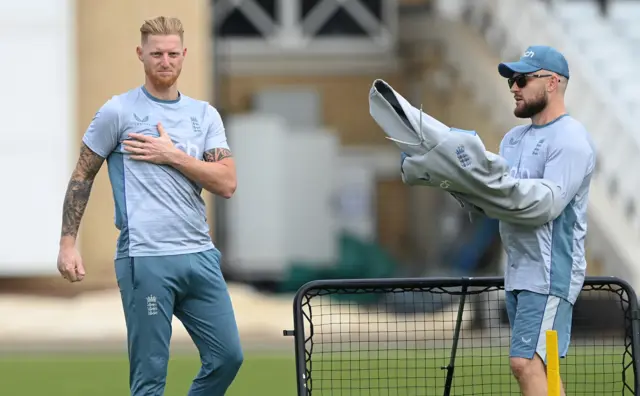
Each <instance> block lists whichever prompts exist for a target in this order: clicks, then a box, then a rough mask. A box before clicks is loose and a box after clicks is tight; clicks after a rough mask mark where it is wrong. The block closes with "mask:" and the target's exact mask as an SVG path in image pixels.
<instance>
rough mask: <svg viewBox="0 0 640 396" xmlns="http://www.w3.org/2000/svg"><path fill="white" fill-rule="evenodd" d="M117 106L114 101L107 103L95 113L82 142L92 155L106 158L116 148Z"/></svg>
mask: <svg viewBox="0 0 640 396" xmlns="http://www.w3.org/2000/svg"><path fill="white" fill-rule="evenodd" d="M119 119H120V116H119V106H118V104H117V103H116V100H115V99H111V100H109V101H107V102H106V103H105V104H104V105H102V107H101V108H100V109H99V110H98V111H97V112H96V114H95V115H94V116H93V120H91V124H89V127H88V128H87V130H86V132H85V133H84V136H83V137H82V142H83V143H84V144H86V145H87V147H89V148H90V149H91V151H93V152H94V153H96V154H98V155H99V156H101V157H102V158H107V157H108V156H109V154H111V152H112V151H113V150H115V149H116V147H118V144H119V139H120V121H119Z"/></svg>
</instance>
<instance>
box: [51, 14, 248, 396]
mask: <svg viewBox="0 0 640 396" xmlns="http://www.w3.org/2000/svg"><path fill="white" fill-rule="evenodd" d="M140 32H141V46H139V47H138V48H137V56H138V59H139V60H140V61H141V62H142V64H143V66H144V72H145V75H146V77H145V82H144V84H143V85H142V86H139V87H137V88H134V89H132V90H130V91H128V92H126V93H123V94H120V95H117V96H114V97H112V98H111V99H110V100H108V101H107V102H106V103H105V104H104V105H103V106H102V107H101V108H100V110H99V111H98V112H97V113H96V115H95V117H94V118H93V121H92V122H91V124H90V125H89V127H88V129H87V131H86V133H85V135H84V137H83V139H82V147H81V150H80V158H79V160H78V163H77V165H76V168H75V170H74V172H73V174H72V176H71V180H70V182H69V186H68V189H67V193H66V196H65V199H64V207H63V219H62V235H61V240H60V252H59V256H58V270H59V271H60V273H61V274H62V276H63V277H64V278H65V279H67V280H69V281H70V282H77V281H81V280H82V279H83V278H84V276H85V270H84V266H83V263H82V259H81V257H80V254H79V252H78V250H77V249H76V246H75V242H76V236H77V233H78V227H79V225H80V221H81V219H82V216H83V213H84V210H85V207H86V205H87V201H88V199H89V195H90V192H91V187H92V184H93V180H94V178H95V176H96V174H97V173H98V171H99V169H100V168H101V166H102V163H103V162H104V160H105V159H106V160H107V163H108V172H109V178H110V180H111V186H112V190H113V197H114V201H115V225H116V228H117V229H118V230H120V236H119V238H118V241H117V246H116V254H115V272H116V278H117V283H118V287H119V289H120V293H121V297H122V305H123V309H124V316H125V322H126V327H127V339H128V351H129V362H130V374H129V385H130V390H131V395H133V396H143V395H144V396H152V395H158V396H159V395H162V394H164V387H165V381H166V374H167V364H168V361H169V341H170V339H171V330H172V326H171V322H172V317H173V315H175V316H176V317H177V318H178V319H179V320H180V321H181V322H182V323H183V324H184V326H185V328H186V329H187V331H188V333H189V334H190V336H191V338H192V340H193V342H194V343H195V345H196V347H197V348H198V350H199V352H200V358H201V362H202V366H201V369H200V372H199V373H198V375H197V376H196V378H195V379H194V381H193V384H192V386H191V389H190V391H189V395H190V396H204V395H207V396H213V395H224V394H225V392H226V390H227V388H228V387H229V385H230V384H231V383H232V382H233V380H234V378H235V376H236V374H237V372H238V370H239V368H240V366H241V364H242V361H243V353H242V349H241V346H240V340H239V334H238V329H237V326H236V320H235V317H234V312H233V308H232V305H231V300H230V296H229V293H228V290H227V286H226V283H225V281H224V279H223V277H222V273H221V270H220V256H221V255H220V252H219V251H218V250H217V248H216V247H214V245H213V242H212V240H211V238H210V235H209V227H208V225H207V221H206V213H205V204H204V201H203V200H202V198H201V196H200V193H201V191H202V188H205V189H206V190H207V191H210V192H211V193H213V194H216V195H219V196H222V197H225V198H229V197H231V196H232V194H233V193H234V191H235V188H236V171H235V165H234V159H233V158H232V155H231V152H230V150H229V146H228V144H227V140H226V134H225V130H224V126H223V123H222V120H221V118H220V115H219V114H218V112H217V111H216V109H214V108H213V107H212V106H211V105H209V104H208V103H206V102H203V101H199V100H196V99H193V98H190V97H188V96H186V95H185V94H184V93H183V92H180V91H179V90H178V88H177V81H178V77H179V76H180V72H181V71H182V63H183V60H184V58H185V56H186V53H187V49H186V48H185V47H184V46H183V33H184V30H183V27H182V23H181V22H180V20H178V19H176V18H166V17H158V18H155V19H152V20H147V21H145V22H144V24H143V25H142V27H141V28H140Z"/></svg>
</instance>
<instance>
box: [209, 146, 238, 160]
mask: <svg viewBox="0 0 640 396" xmlns="http://www.w3.org/2000/svg"><path fill="white" fill-rule="evenodd" d="M231 157H233V155H232V154H231V151H229V150H228V149H225V148H215V149H213V150H209V151H205V153H204V160H205V161H207V162H217V161H222V160H223V159H225V158H231Z"/></svg>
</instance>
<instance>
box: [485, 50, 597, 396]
mask: <svg viewBox="0 0 640 396" xmlns="http://www.w3.org/2000/svg"><path fill="white" fill-rule="evenodd" d="M498 71H499V73H500V75H501V76H502V77H504V78H506V79H507V81H508V86H509V89H510V90H511V93H512V94H513V97H514V99H515V109H514V111H513V112H514V115H515V116H516V117H518V118H529V119H531V123H530V124H528V125H519V126H516V127H515V128H513V129H511V130H510V131H509V132H508V133H507V134H506V135H505V136H504V138H503V140H502V142H501V144H500V155H501V156H502V157H504V158H505V159H506V160H507V161H508V163H509V166H510V171H511V175H512V176H513V177H515V178H520V179H534V178H538V179H546V180H549V181H552V182H554V183H555V184H557V185H558V187H559V188H560V190H561V191H562V198H563V200H564V201H563V202H562V203H563V205H566V206H565V207H564V211H563V212H562V213H561V214H560V216H558V217H557V218H556V219H554V220H552V221H551V222H549V223H547V224H544V225H542V226H539V227H532V226H524V225H518V224H514V223H509V222H506V221H501V222H500V234H501V237H502V241H503V245H504V248H505V250H506V253H507V257H508V259H507V268H506V270H505V294H506V296H505V299H506V306H507V313H508V317H509V322H510V325H511V330H512V335H511V349H510V364H511V370H512V372H513V375H514V376H515V378H516V379H517V380H518V383H519V385H520V389H521V392H522V394H523V395H525V396H537V395H540V396H543V395H547V378H546V369H545V364H546V361H547V356H546V331H547V330H556V331H557V333H558V343H559V345H558V348H559V352H560V356H561V357H564V356H566V354H567V351H568V349H569V343H570V338H571V320H572V312H573V305H574V304H575V302H576V299H577V297H578V294H579V292H580V290H581V289H582V285H583V282H584V277H585V273H586V260H585V248H584V239H585V235H586V230H587V214H586V212H587V203H588V195H589V185H590V182H591V175H592V172H593V170H594V167H595V151H594V146H593V144H592V141H591V139H590V137H589V135H588V132H587V131H586V129H585V128H584V126H583V125H582V124H581V123H580V122H579V121H577V120H576V119H574V118H573V117H571V116H570V115H569V114H567V110H566V107H565V103H564V96H565V91H566V89H567V85H568V83H569V66H568V64H567V61H566V59H565V57H564V56H563V55H562V54H561V53H560V52H558V51H557V50H556V49H554V48H551V47H547V46H531V47H529V48H527V50H526V51H525V52H524V54H523V55H522V57H521V58H520V60H519V61H516V62H505V63H501V64H500V65H499V66H498ZM562 393H563V395H564V390H563V392H562Z"/></svg>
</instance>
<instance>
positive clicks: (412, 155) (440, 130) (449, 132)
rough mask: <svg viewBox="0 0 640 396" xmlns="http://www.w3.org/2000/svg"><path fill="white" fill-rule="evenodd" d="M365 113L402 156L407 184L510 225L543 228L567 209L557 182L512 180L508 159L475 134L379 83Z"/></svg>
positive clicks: (403, 174) (371, 94) (403, 171)
mask: <svg viewBox="0 0 640 396" xmlns="http://www.w3.org/2000/svg"><path fill="white" fill-rule="evenodd" d="M369 111H370V114H371V116H372V117H373V119H374V120H375V121H376V123H377V124H378V125H379V126H380V127H381V128H382V130H383V132H384V133H385V134H386V135H387V137H388V138H389V139H391V140H392V141H394V143H395V144H396V145H397V146H398V147H399V148H400V150H401V151H402V152H403V153H406V155H407V157H406V159H405V160H404V161H403V162H402V166H401V171H402V180H403V182H404V183H406V184H408V185H412V186H414V185H420V186H428V187H435V188H440V189H442V190H444V191H447V192H449V193H451V195H452V196H454V197H455V198H456V199H457V200H458V202H459V203H460V204H461V206H462V207H464V208H466V209H467V210H469V211H471V212H476V213H482V214H484V215H486V216H488V217H490V218H494V219H497V220H502V221H507V222H509V223H513V224H522V225H530V226H538V225H542V224H545V223H547V222H549V221H551V220H553V219H555V218H556V217H558V216H559V215H560V214H561V213H562V211H563V209H564V207H565V206H566V201H565V199H563V198H564V197H562V191H561V189H560V188H559V186H558V185H557V184H556V183H554V182H551V181H548V180H544V179H517V178H514V177H512V176H511V175H510V173H509V165H508V163H507V161H506V160H505V159H504V158H503V157H501V156H499V155H497V154H494V153H491V152H489V151H487V150H486V149H485V147H484V144H483V143H482V140H480V138H479V136H477V134H476V133H475V132H474V131H465V130H460V129H456V128H450V127H448V126H446V125H445V124H443V123H442V122H440V121H438V120H436V119H435V118H433V117H431V116H429V115H428V114H426V113H424V112H423V111H421V110H419V109H417V108H415V107H414V106H412V105H411V104H410V103H409V102H408V101H407V100H406V99H405V98H404V97H402V96H401V95H400V94H399V93H397V92H396V91H395V90H394V89H393V88H392V87H391V86H390V85H389V84H388V83H386V82H385V81H383V80H375V81H374V83H373V85H372V87H371V90H370V92H369Z"/></svg>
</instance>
